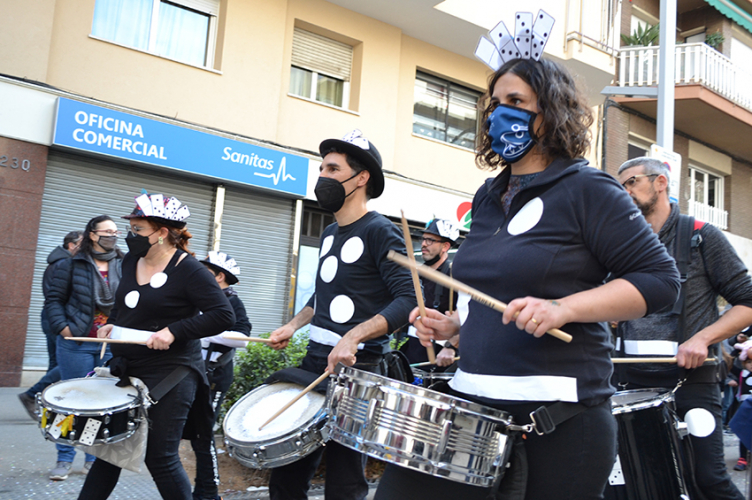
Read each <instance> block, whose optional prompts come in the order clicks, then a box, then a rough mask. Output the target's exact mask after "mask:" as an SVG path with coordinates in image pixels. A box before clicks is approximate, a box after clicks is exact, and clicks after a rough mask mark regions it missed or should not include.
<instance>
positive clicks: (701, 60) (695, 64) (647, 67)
mask: <svg viewBox="0 0 752 500" xmlns="http://www.w3.org/2000/svg"><path fill="white" fill-rule="evenodd" d="M658 51H659V47H656V46H650V47H622V48H621V49H619V86H621V87H624V86H637V87H641V86H653V85H657V84H658V65H659V61H658ZM674 56H675V60H674V82H675V84H676V85H688V84H701V85H704V86H706V87H708V88H709V89H711V90H713V91H714V92H716V93H718V94H720V95H721V96H723V97H725V98H726V99H728V100H729V101H732V102H733V103H735V104H738V105H739V106H742V107H744V108H746V109H748V110H752V85H750V82H752V73H750V72H749V71H748V70H747V69H746V68H741V67H740V66H739V65H735V64H734V63H732V62H731V59H729V58H728V57H726V56H724V55H723V54H721V53H720V52H718V51H717V50H715V49H713V48H712V47H710V46H708V45H706V44H704V43H685V44H681V45H677V46H676V50H675V52H674Z"/></svg>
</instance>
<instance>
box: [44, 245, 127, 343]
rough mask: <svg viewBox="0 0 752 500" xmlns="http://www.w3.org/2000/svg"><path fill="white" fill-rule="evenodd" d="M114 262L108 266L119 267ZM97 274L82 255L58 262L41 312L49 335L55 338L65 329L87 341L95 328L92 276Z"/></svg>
mask: <svg viewBox="0 0 752 500" xmlns="http://www.w3.org/2000/svg"><path fill="white" fill-rule="evenodd" d="M121 263H122V260H121V259H119V258H115V259H113V260H111V261H110V265H111V266H112V265H116V266H120V265H121ZM95 272H99V271H98V270H97V269H96V268H94V264H92V263H91V262H89V261H88V260H87V259H86V257H84V256H83V255H76V256H74V257H73V258H71V259H65V260H61V261H59V263H58V264H56V265H55V267H54V270H53V277H52V281H51V283H50V289H49V291H48V292H47V296H46V298H45V301H44V311H45V313H46V314H47V319H48V321H49V322H50V331H51V332H52V333H53V334H55V335H57V334H59V333H60V332H61V331H62V330H63V328H65V327H66V326H68V327H70V330H71V333H72V334H73V336H74V337H86V336H88V335H89V331H91V327H92V325H93V324H94V310H95V308H96V304H95V299H94V276H95V274H94V273H95Z"/></svg>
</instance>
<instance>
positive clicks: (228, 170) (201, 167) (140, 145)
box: [52, 97, 308, 196]
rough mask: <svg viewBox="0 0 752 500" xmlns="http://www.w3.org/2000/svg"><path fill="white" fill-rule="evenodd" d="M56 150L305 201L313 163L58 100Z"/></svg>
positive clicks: (112, 111)
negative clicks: (198, 176)
mask: <svg viewBox="0 0 752 500" xmlns="http://www.w3.org/2000/svg"><path fill="white" fill-rule="evenodd" d="M52 143H53V144H56V145H58V146H66V147H69V148H75V149H80V150H83V151H90V152H92V153H99V154H104V155H109V156H115V157H118V158H125V159H128V160H135V161H138V162H144V163H149V164H152V165H161V166H163V167H169V168H174V169H177V170H183V171H185V172H193V173H196V174H202V175H206V176H210V177H213V178H217V179H223V180H228V181H234V182H240V183H243V184H250V185H251V186H257V187H260V188H265V189H272V190H274V191H281V192H283V193H288V194H292V195H297V196H305V194H306V186H307V184H308V159H307V158H303V157H301V156H296V155H291V154H288V153H284V152H282V151H277V150H274V149H267V148H262V147H259V146H254V145H252V144H248V143H245V142H240V141H234V140H232V139H226V138H224V137H219V136H216V135H212V134H207V133H204V132H199V131H197V130H192V129H189V128H185V127H180V126H178V125H170V124H168V123H164V122H160V121H156V120H150V119H148V118H141V117H140V116H134V115H131V114H128V113H122V112H120V111H114V110H111V109H107V108H102V107H99V106H94V105H91V104H86V103H83V102H79V101H73V100H70V99H65V98H63V97H60V98H58V103H57V117H56V119H55V134H54V138H53V140H52Z"/></svg>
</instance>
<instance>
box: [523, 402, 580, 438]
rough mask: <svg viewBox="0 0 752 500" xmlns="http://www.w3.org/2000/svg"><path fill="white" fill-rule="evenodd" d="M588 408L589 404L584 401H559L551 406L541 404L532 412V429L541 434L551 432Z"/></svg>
mask: <svg viewBox="0 0 752 500" xmlns="http://www.w3.org/2000/svg"><path fill="white" fill-rule="evenodd" d="M586 409H587V406H585V405H584V404H582V403H565V402H564V401H559V402H557V403H554V404H552V405H551V406H541V407H540V408H538V409H537V410H535V411H534V412H532V413H530V421H531V422H532V430H535V432H536V433H537V434H538V435H539V436H542V435H544V434H551V433H552V432H553V431H554V430H556V426H557V425H559V424H561V423H564V422H566V421H567V420H569V419H570V418H572V417H574V416H577V415H579V414H580V413H582V412H583V411H585V410H586Z"/></svg>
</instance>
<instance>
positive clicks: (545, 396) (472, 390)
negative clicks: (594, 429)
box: [449, 369, 579, 403]
mask: <svg viewBox="0 0 752 500" xmlns="http://www.w3.org/2000/svg"><path fill="white" fill-rule="evenodd" d="M449 385H450V386H451V387H452V389H454V390H456V391H460V392H464V393H466V394H472V395H474V396H481V397H484V398H491V399H506V400H509V401H566V402H569V403H577V402H578V401H579V399H578V398H577V379H576V378H574V377H562V376H556V375H530V376H526V377H514V376H509V375H481V374H478V373H467V372H463V371H462V370H459V369H458V370H457V373H455V374H454V377H453V378H452V380H451V381H450V382H449Z"/></svg>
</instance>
